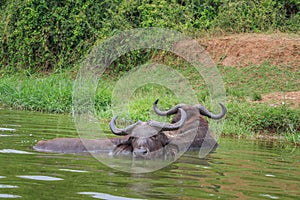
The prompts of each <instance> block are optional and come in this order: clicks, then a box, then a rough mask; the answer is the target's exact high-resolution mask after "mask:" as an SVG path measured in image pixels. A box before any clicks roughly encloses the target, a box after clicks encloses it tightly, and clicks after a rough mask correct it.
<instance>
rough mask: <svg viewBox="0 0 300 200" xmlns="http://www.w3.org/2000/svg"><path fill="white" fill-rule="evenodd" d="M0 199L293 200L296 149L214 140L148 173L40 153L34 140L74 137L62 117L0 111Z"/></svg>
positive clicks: (299, 155) (299, 165)
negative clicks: (211, 149)
mask: <svg viewBox="0 0 300 200" xmlns="http://www.w3.org/2000/svg"><path fill="white" fill-rule="evenodd" d="M0 136H1V137H0V199H1V198H5V199H8V198H13V199H15V198H17V199H300V191H299V188H300V150H299V148H296V147H293V146H289V145H284V144H283V143H280V142H272V141H263V140H260V141H257V140H237V139H229V138H221V139H220V147H219V148H218V149H217V151H216V152H215V153H213V154H210V155H209V156H207V157H206V158H205V159H199V158H198V152H188V153H186V154H185V155H184V156H183V157H181V158H180V159H179V160H178V161H176V162H174V163H173V164H171V165H169V166H167V167H165V168H163V169H161V170H159V171H155V172H152V173H145V174H129V173H125V172H120V171H117V170H115V169H111V168H109V167H107V166H106V165H103V164H102V163H100V162H99V161H98V160H96V159H95V158H93V157H91V156H89V155H67V154H54V153H40V152H35V151H34V150H32V146H33V145H34V144H35V143H36V142H37V141H38V140H41V139H52V138H56V137H78V135H77V133H76V130H75V128H74V124H73V121H72V118H71V117H70V116H68V115H53V114H41V113H35V112H24V111H13V110H0Z"/></svg>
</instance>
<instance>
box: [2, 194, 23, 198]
mask: <svg viewBox="0 0 300 200" xmlns="http://www.w3.org/2000/svg"><path fill="white" fill-rule="evenodd" d="M20 197H21V196H19V195H13V194H0V198H6V199H14V198H20Z"/></svg>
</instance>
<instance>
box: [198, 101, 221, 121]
mask: <svg viewBox="0 0 300 200" xmlns="http://www.w3.org/2000/svg"><path fill="white" fill-rule="evenodd" d="M219 104H220V106H221V107H222V112H221V113H220V114H217V115H215V114H213V113H211V112H209V111H208V110H207V109H206V108H205V107H204V106H202V105H200V104H199V105H196V108H198V109H199V112H200V114H201V115H204V116H207V117H208V118H211V119H221V118H222V117H224V115H225V114H226V112H227V109H226V107H225V106H224V104H222V103H219Z"/></svg>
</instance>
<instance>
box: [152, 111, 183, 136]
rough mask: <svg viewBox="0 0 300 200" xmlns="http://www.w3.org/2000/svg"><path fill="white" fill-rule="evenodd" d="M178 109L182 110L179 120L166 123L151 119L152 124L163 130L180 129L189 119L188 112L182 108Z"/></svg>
mask: <svg viewBox="0 0 300 200" xmlns="http://www.w3.org/2000/svg"><path fill="white" fill-rule="evenodd" d="M178 110H179V111H180V114H181V118H180V120H179V121H178V122H176V123H174V124H166V123H162V122H157V121H150V125H151V126H154V127H157V128H161V130H162V131H173V130H178V129H179V128H181V127H182V126H183V125H184V123H185V121H186V119H187V116H186V112H185V111H184V110H183V109H181V108H178Z"/></svg>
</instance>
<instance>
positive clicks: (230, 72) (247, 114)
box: [0, 62, 300, 143]
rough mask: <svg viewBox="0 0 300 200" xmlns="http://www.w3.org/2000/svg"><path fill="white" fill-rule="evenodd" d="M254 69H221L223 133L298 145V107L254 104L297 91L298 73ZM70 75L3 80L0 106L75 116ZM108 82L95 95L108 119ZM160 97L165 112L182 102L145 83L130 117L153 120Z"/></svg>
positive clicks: (112, 83)
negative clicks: (259, 136)
mask: <svg viewBox="0 0 300 200" xmlns="http://www.w3.org/2000/svg"><path fill="white" fill-rule="evenodd" d="M179 63H180V65H181V64H182V63H181V62H179ZM174 68H176V66H174ZM250 68H251V69H252V70H249V68H245V69H237V68H235V67H225V68H223V67H220V69H221V72H222V76H223V79H224V83H225V86H226V90H227V95H228V96H227V99H228V102H227V107H228V114H227V116H226V123H225V125H224V129H223V133H224V134H225V135H236V136H237V135H240V136H242V135H244V136H245V135H251V134H256V133H263V134H272V135H273V134H280V135H285V136H286V138H287V139H288V140H289V141H291V142H293V143H297V142H298V141H299V139H300V138H299V133H300V112H299V108H298V109H291V108H289V107H288V106H287V105H285V104H284V105H282V106H279V107H271V106H269V105H268V104H259V103H257V102H255V101H256V100H257V99H256V96H255V95H257V96H260V95H263V94H264V93H268V92H272V91H293V90H295V89H296V88H299V84H300V83H299V82H297V81H295V80H299V79H300V74H299V73H296V74H295V73H294V72H293V71H292V69H290V70H287V69H288V68H282V67H275V66H269V65H262V66H256V67H254V66H253V67H250ZM186 69H189V68H188V67H185V68H183V69H182V70H183V73H187V71H189V70H186ZM258 69H262V70H258ZM178 70H180V69H178ZM286 70H287V71H286ZM253 72H255V74H253ZM69 74H72V73H71V72H70V71H66V72H65V73H61V74H51V75H48V76H43V77H33V76H32V77H26V76H24V75H16V76H5V77H3V78H2V79H1V80H0V100H1V101H0V103H2V104H4V105H7V106H10V107H13V108H16V109H25V110H39V111H44V112H56V113H64V112H71V104H72V88H73V79H74V78H72V77H71V76H70V75H69ZM255 76H257V77H266V76H267V77H268V78H265V79H262V80H261V79H260V82H258V81H257V80H256V79H255ZM278 76H280V77H279V78H278ZM251 77H252V78H253V79H252V78H251ZM107 78H109V76H108V75H104V79H101V80H100V82H99V85H98V88H97V92H96V95H95V108H96V110H97V113H98V116H99V117H101V118H104V119H106V120H107V121H109V119H110V118H111V117H112V112H111V111H112V110H111V101H112V91H113V89H114V86H115V83H116V81H117V80H114V81H112V80H111V79H107ZM285 78H286V79H285ZM288 78H289V79H288ZM274 79H276V80H282V81H277V82H276V85H275V84H274ZM189 81H190V83H191V84H192V85H197V86H199V78H198V77H195V79H193V76H190V77H189ZM203 84H204V83H203ZM202 89H203V91H202ZM195 91H196V94H197V96H198V97H199V100H200V102H201V103H203V104H204V105H208V103H206V102H205V101H206V99H205V94H206V92H207V91H206V89H205V88H204V86H201V85H200V86H199V89H196V90H195ZM157 98H159V99H160V105H161V106H162V107H163V108H170V107H172V106H173V105H176V104H177V103H180V102H178V100H177V99H176V96H174V94H173V93H172V91H170V90H168V89H166V88H163V87H160V86H158V85H153V84H149V85H145V86H143V87H141V88H139V89H137V90H136V91H135V93H134V96H133V97H132V98H131V100H130V105H129V112H130V113H129V115H130V117H131V118H132V119H133V120H138V119H139V120H148V119H149V118H153V117H155V116H153V113H151V112H152V104H153V102H154V101H155V100H156V99H157Z"/></svg>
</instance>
